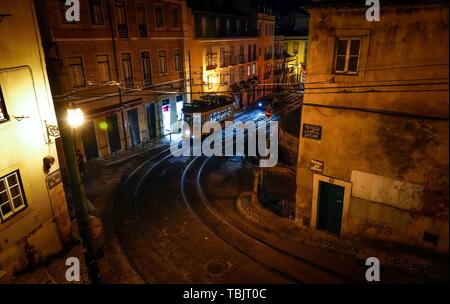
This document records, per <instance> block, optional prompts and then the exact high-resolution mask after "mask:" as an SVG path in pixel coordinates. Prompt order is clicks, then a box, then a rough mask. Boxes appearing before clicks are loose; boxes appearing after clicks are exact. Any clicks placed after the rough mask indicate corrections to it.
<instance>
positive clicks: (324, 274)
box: [192, 158, 353, 283]
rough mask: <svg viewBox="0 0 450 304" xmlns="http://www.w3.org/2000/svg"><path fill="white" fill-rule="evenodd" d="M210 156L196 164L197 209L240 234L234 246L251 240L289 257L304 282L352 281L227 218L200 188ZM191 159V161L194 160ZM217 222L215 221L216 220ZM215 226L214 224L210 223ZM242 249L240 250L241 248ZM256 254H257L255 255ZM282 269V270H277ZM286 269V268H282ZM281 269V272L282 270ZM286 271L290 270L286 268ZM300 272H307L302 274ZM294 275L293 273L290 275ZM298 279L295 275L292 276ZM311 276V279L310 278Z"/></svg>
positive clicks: (283, 256) (282, 256)
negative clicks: (275, 244)
mask: <svg viewBox="0 0 450 304" xmlns="http://www.w3.org/2000/svg"><path fill="white" fill-rule="evenodd" d="M210 160H211V159H210V158H205V159H202V160H201V162H200V163H199V165H198V170H197V171H196V172H197V173H196V177H195V187H196V189H197V191H198V195H199V197H200V200H198V202H202V204H201V205H199V206H198V209H197V210H202V209H207V210H208V211H209V212H210V213H212V214H214V216H215V217H216V218H217V219H219V220H220V221H221V222H223V223H224V224H225V225H226V226H227V227H228V228H230V230H233V231H234V233H238V234H241V236H237V235H235V242H236V243H235V246H236V247H237V246H239V244H240V242H239V241H238V240H245V239H246V240H253V241H255V242H257V243H258V245H259V246H261V248H263V247H264V248H267V249H270V250H273V251H275V252H276V253H277V254H279V256H280V258H284V259H286V258H287V259H290V260H291V262H293V263H294V262H295V263H296V264H299V267H298V269H301V272H300V275H301V276H300V280H301V281H302V282H306V283H323V282H338V283H344V282H350V281H353V280H352V279H349V278H347V277H345V276H343V275H342V274H340V273H336V272H334V271H332V270H330V269H326V268H324V267H322V266H321V265H318V264H316V263H313V262H311V261H309V260H306V259H304V258H302V257H300V256H298V255H296V254H294V253H292V252H289V251H287V250H284V249H282V248H279V247H276V246H274V245H273V244H271V243H270V242H268V241H266V240H265V239H263V238H262V237H259V236H257V235H256V233H252V232H250V231H249V230H248V229H245V227H242V226H240V225H238V224H237V223H236V222H235V221H233V220H231V219H229V218H228V217H227V216H226V215H225V214H224V213H223V212H222V210H221V209H220V208H219V207H218V206H217V204H214V203H212V202H211V201H210V199H208V197H207V196H206V195H205V193H204V191H203V189H202V183H201V178H202V174H203V170H204V168H205V166H206V165H207V163H208V162H209V161H210ZM194 161H195V160H193V161H192V162H194ZM216 222H217V221H216ZM205 225H209V226H211V225H212V224H211V223H209V224H208V223H205ZM212 226H215V225H212ZM251 250H254V248H253V247H251ZM241 251H242V250H241ZM256 256H257V255H256ZM270 267H276V266H270ZM279 271H282V270H279ZM284 271H286V270H284ZM284 271H282V272H284ZM288 271H290V270H289V269H288ZM312 273H317V274H316V275H312ZM302 274H307V275H306V276H305V275H302ZM292 276H294V275H292ZM294 277H295V278H297V279H298V277H297V276H294ZM311 278H312V280H311Z"/></svg>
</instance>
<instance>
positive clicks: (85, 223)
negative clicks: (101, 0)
mask: <svg viewBox="0 0 450 304" xmlns="http://www.w3.org/2000/svg"><path fill="white" fill-rule="evenodd" d="M34 4H35V6H36V17H37V18H38V24H39V29H40V32H41V38H42V46H43V49H44V54H45V61H46V66H47V74H48V75H49V84H50V89H51V92H52V95H53V96H63V95H64V87H63V79H62V77H61V75H62V74H63V73H62V72H63V71H62V66H61V64H60V58H59V57H58V54H57V51H56V46H57V44H56V42H55V41H54V40H53V36H52V32H51V26H50V23H49V15H48V11H47V7H46V1H39V0H35V2H34ZM54 106H55V112H56V118H57V120H58V126H59V131H60V137H61V142H62V146H63V150H64V157H65V160H66V167H67V175H68V178H69V184H70V189H71V193H72V202H73V205H74V206H75V214H76V218H77V222H78V230H79V233H80V238H81V241H82V244H83V247H84V248H85V250H86V252H85V260H86V265H87V268H88V274H89V278H90V280H91V281H92V282H93V283H99V282H100V275H99V269H98V265H97V256H96V249H95V247H94V243H93V240H92V233H91V229H90V225H89V220H88V219H89V217H88V216H89V215H88V203H87V198H86V193H85V189H84V186H83V182H82V180H81V176H80V171H79V168H78V162H77V157H76V153H75V144H74V141H73V130H72V128H70V127H69V126H68V124H67V120H66V116H67V104H66V101H65V98H62V99H59V98H55V100H54Z"/></svg>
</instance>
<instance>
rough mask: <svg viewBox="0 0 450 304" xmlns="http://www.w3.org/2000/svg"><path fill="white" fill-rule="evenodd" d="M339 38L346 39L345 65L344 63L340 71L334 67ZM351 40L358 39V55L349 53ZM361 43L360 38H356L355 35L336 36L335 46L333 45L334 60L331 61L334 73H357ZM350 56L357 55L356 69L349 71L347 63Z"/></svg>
mask: <svg viewBox="0 0 450 304" xmlns="http://www.w3.org/2000/svg"><path fill="white" fill-rule="evenodd" d="M340 40H346V41H347V50H346V53H345V65H344V70H342V71H341V70H337V69H336V64H337V57H338V54H337V52H338V44H339V41H340ZM353 40H358V41H359V49H358V55H350V47H351V41H353ZM361 43H362V40H361V38H357V37H337V38H336V47H335V51H334V62H333V72H334V73H335V74H350V75H356V74H358V71H359V63H360V58H361ZM341 56H342V55H341ZM350 57H358V62H357V64H356V71H349V70H348V64H349V61H350Z"/></svg>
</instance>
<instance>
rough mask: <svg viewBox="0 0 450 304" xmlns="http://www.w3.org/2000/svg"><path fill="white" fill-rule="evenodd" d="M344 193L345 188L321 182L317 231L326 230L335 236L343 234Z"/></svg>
mask: <svg viewBox="0 0 450 304" xmlns="http://www.w3.org/2000/svg"><path fill="white" fill-rule="evenodd" d="M344 191H345V189H344V187H341V186H336V185H332V184H329V183H326V182H319V202H318V203H319V206H318V211H319V213H318V216H317V229H321V230H326V231H328V232H330V233H332V234H335V235H339V234H340V233H341V222H342V210H343V206H344Z"/></svg>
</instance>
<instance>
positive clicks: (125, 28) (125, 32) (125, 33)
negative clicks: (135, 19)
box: [117, 23, 128, 38]
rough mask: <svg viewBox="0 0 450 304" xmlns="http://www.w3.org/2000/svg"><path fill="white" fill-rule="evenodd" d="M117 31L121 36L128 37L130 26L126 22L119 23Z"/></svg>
mask: <svg viewBox="0 0 450 304" xmlns="http://www.w3.org/2000/svg"><path fill="white" fill-rule="evenodd" d="M117 31H118V32H119V37H120V38H128V26H127V25H126V24H125V23H119V24H117Z"/></svg>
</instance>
